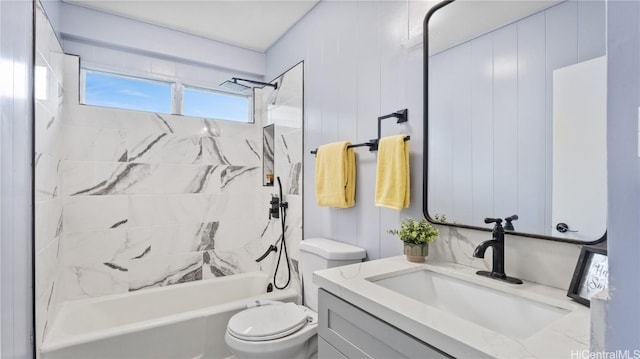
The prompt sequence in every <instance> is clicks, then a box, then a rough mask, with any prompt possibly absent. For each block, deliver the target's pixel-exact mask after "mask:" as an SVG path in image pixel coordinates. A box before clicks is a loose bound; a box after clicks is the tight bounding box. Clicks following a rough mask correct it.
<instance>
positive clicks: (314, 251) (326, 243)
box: [299, 238, 367, 312]
mask: <svg viewBox="0 0 640 359" xmlns="http://www.w3.org/2000/svg"><path fill="white" fill-rule="evenodd" d="M366 255H367V252H366V251H365V250H364V249H363V248H360V247H356V246H352V245H350V244H346V243H342V242H336V241H332V240H330V239H326V238H308V239H305V240H303V241H302V242H300V264H299V265H300V270H301V273H302V283H303V291H304V304H305V305H306V306H307V307H309V308H311V309H312V310H313V311H315V312H317V311H318V286H317V285H316V284H314V283H313V272H315V271H317V270H320V269H327V268H333V267H338V266H344V265H347V264H353V263H358V262H362V260H363V259H364V257H365V256H366Z"/></svg>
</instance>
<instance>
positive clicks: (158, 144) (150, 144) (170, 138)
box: [127, 132, 203, 164]
mask: <svg viewBox="0 0 640 359" xmlns="http://www.w3.org/2000/svg"><path fill="white" fill-rule="evenodd" d="M127 142H128V145H127V147H128V149H129V154H130V155H129V161H130V162H136V163H163V164H198V163H201V162H202V157H203V149H202V144H201V137H200V136H181V135H174V134H172V133H166V132H163V133H160V132H156V133H151V134H144V136H140V135H137V134H129V135H128V141H127Z"/></svg>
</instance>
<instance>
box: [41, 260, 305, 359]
mask: <svg viewBox="0 0 640 359" xmlns="http://www.w3.org/2000/svg"><path fill="white" fill-rule="evenodd" d="M268 282H269V278H268V277H267V275H266V274H264V273H262V272H253V273H244V274H237V275H232V276H227V277H220V278H215V279H210V280H202V281H195V282H190V283H184V284H176V285H172V286H167V287H162V288H154V289H148V290H143V291H140V292H133V293H126V294H118V295H111V296H106V297H101V298H91V299H81V300H77V301H69V302H65V303H64V304H63V305H62V306H61V308H60V310H59V312H58V314H57V315H56V318H55V319H54V320H53V323H52V325H51V327H50V328H49V330H48V331H47V334H46V335H45V338H44V342H43V343H42V346H41V348H40V358H42V359H53V358H56V359H58V358H59V359H62V358H64V359H72V358H82V359H88V358H118V359H124V358H136V359H138V358H153V359H159V358H171V359H177V358H226V357H230V356H231V353H230V352H229V350H228V349H227V346H226V345H225V343H224V333H225V331H226V326H227V321H228V320H229V318H231V316H232V315H233V314H235V313H237V312H238V311H240V310H243V309H245V308H246V304H247V303H249V302H252V301H254V300H256V299H267V300H280V301H295V298H296V295H297V293H296V291H295V290H293V289H287V290H282V291H274V292H271V293H266V288H267V284H268Z"/></svg>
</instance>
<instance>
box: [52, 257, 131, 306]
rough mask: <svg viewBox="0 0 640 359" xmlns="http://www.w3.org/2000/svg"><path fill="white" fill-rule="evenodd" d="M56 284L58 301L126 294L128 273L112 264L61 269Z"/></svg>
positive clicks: (118, 265)
mask: <svg viewBox="0 0 640 359" xmlns="http://www.w3.org/2000/svg"><path fill="white" fill-rule="evenodd" d="M56 283H59V288H58V289H57V292H58V293H59V294H60V301H64V300H73V299H80V298H87V297H99V296H103V295H109V294H117V293H126V292H127V290H128V271H127V269H126V268H125V267H123V266H122V265H120V264H114V263H98V264H93V265H86V266H70V267H62V268H61V274H60V277H59V280H58V281H57V282H56ZM56 285H58V284H56Z"/></svg>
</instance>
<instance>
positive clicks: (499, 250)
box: [473, 216, 522, 284]
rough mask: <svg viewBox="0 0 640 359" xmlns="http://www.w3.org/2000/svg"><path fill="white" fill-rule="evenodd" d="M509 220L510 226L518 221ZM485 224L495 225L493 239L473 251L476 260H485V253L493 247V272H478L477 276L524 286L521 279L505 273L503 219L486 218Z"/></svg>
mask: <svg viewBox="0 0 640 359" xmlns="http://www.w3.org/2000/svg"><path fill="white" fill-rule="evenodd" d="M512 217H515V218H512ZM509 218H510V219H511V220H510V221H508V223H509V224H510V223H511V221H512V220H516V219H518V217H517V216H511V217H509ZM484 223H495V226H493V239H491V240H489V241H484V242H482V243H480V245H479V246H477V247H476V249H475V250H474V251H473V256H474V257H476V258H484V252H486V251H487V248H489V247H493V269H492V270H491V272H488V271H484V270H480V271H477V272H476V274H478V275H481V276H485V277H489V278H493V279H497V280H501V281H504V282H507V283H512V284H522V281H521V280H520V279H518V278H513V277H509V276H507V275H506V274H505V273H504V228H502V219H500V218H485V219H484Z"/></svg>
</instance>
